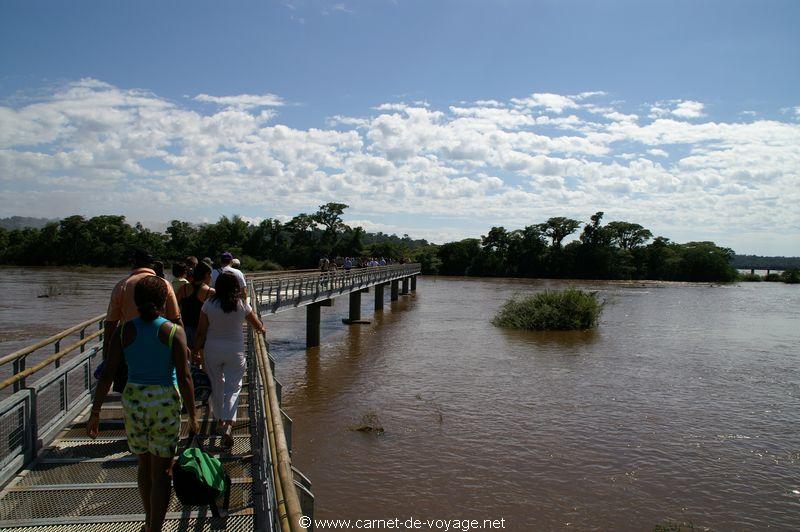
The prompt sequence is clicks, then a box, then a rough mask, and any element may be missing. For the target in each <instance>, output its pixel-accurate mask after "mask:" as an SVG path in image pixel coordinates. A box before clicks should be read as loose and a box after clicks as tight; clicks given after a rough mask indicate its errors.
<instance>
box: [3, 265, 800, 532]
mask: <svg viewBox="0 0 800 532" xmlns="http://www.w3.org/2000/svg"><path fill="white" fill-rule="evenodd" d="M45 273H46V272H42V271H37V272H34V273H31V272H24V271H23V272H22V273H19V274H18V273H13V274H11V273H9V271H5V272H4V276H3V279H2V280H0V286H2V287H3V288H4V289H5V293H6V294H9V289H10V288H11V289H12V290H11V292H10V293H11V294H12V295H11V298H10V300H9V299H7V300H6V302H5V303H4V306H3V307H2V308H0V318H2V328H0V332H2V334H3V336H2V337H0V339H2V340H3V342H2V343H0V349H2V352H3V353H7V352H9V351H10V349H9V346H12V345H14V346H16V345H18V344H19V343H20V342H22V343H26V342H28V341H29V340H30V338H29V336H31V335H32V334H33V333H32V331H31V327H30V326H20V325H19V318H20V317H23V316H24V317H26V319H27V317H30V318H32V319H34V321H35V322H36V323H38V324H47V326H48V327H49V328H48V329H47V331H48V332H52V330H51V329H53V328H55V329H58V328H59V327H62V326H67V325H70V324H72V323H76V322H77V321H79V320H81V319H83V318H87V317H91V316H93V315H95V314H99V313H100V312H102V310H103V309H104V305H105V303H106V299H107V292H106V290H107V289H109V288H110V286H111V285H113V280H114V279H115V278H116V277H118V274H114V273H111V272H109V273H105V274H85V273H83V274H79V273H73V274H69V277H68V278H69V279H70V282H71V283H73V285H74V284H76V283H77V284H78V285H79V286H78V287H76V288H74V291H72V292H71V294H70V295H68V296H65V295H62V296H58V295H54V296H53V297H49V298H36V295H41V294H39V293H38V292H40V291H43V290H48V289H47V288H46V287H47V286H48V283H47V282H46V280H44V281H43V280H41V279H40V280H36V279H37V276H42V275H45ZM47 275H51V274H50V273H47ZM566 284H574V285H577V286H579V287H583V288H588V289H591V290H597V291H598V293H599V296H600V298H601V299H603V300H605V301H606V306H605V309H604V312H603V315H602V318H601V320H600V325H599V327H598V329H597V330H596V331H594V332H569V333H567V332H560V333H534V332H513V331H507V330H503V329H499V328H496V327H494V326H492V325H491V323H490V322H489V321H490V319H491V317H492V316H493V315H494V313H495V312H496V311H497V310H498V309H499V307H500V306H501V305H502V303H503V302H504V301H506V300H507V299H508V298H509V297H512V296H514V295H516V294H528V293H532V292H535V291H538V290H542V289H546V288H559V287H563V286H564V285H566ZM32 286H36V288H31V287H32ZM346 299H347V298H339V299H338V300H337V301H336V304H335V305H334V306H333V307H331V308H323V309H322V313H323V323H322V345H321V347H319V348H316V349H312V350H309V351H306V350H305V347H304V342H305V330H304V327H305V312H304V311H303V310H302V309H301V310H298V311H290V312H286V313H282V314H279V315H276V316H271V317H269V318H267V320H266V321H267V326H268V329H269V334H268V337H269V339H270V343H271V350H272V352H273V355H274V356H275V358H276V360H277V377H278V379H279V380H281V381H282V383H283V385H284V394H283V395H284V398H283V400H284V407H285V409H286V411H287V412H288V414H289V415H290V416H291V417H292V418H293V420H294V424H293V426H294V429H293V445H294V450H293V460H294V464H295V465H296V466H297V467H298V468H299V469H300V470H302V471H303V473H305V474H306V475H307V476H308V477H309V478H310V479H311V480H312V482H313V491H314V494H315V496H316V517H317V518H321V519H327V518H330V519H352V520H355V519H394V518H398V519H400V521H401V523H402V522H403V521H405V520H406V519H409V518H416V519H420V520H423V521H424V520H426V519H477V520H479V521H480V522H482V521H483V520H484V519H504V524H505V530H515V531H516V530H519V531H528V530H562V529H566V530H570V529H574V530H588V529H598V530H652V529H653V527H654V526H655V525H656V524H659V523H666V522H670V521H671V522H683V523H692V524H694V526H695V527H697V529H700V530H703V529H711V530H761V529H767V528H770V529H774V530H796V529H798V528H800V474H798V473H799V471H800V470H799V469H798V466H800V440H799V439H798V434H799V432H798V428H797V427H798V425H800V373H798V370H797V365H798V364H797V362H798V359H797V356H798V345H800V342H798V340H800V329H798V323H800V319H799V318H800V286H796V285H794V286H792V285H785V284H780V283H742V284H733V285H723V286H720V285H708V284H699V285H690V284H671V283H601V282H575V283H569V282H564V281H537V280H503V279H459V278H441V277H439V278H436V277H422V278H420V280H419V283H418V289H417V292H416V293H415V294H413V295H412V296H408V297H402V298H401V300H400V301H398V302H395V303H391V304H390V303H389V302H388V294H387V302H386V308H385V310H384V312H383V313H382V314H378V315H373V312H372V310H371V302H372V301H371V300H372V298H371V297H364V298H363V302H364V308H363V310H362V315H363V316H364V317H365V318H368V319H372V323H371V324H370V325H358V326H356V325H354V326H345V325H343V324H342V323H341V318H342V317H345V315H346V312H347V301H346ZM23 300H24V302H23ZM31 302H32V303H31ZM29 304H30V305H32V306H33V307H35V308H36V310H35V311H34V310H31V311H28V310H18V309H20V308H23V307H24V308H26V309H27V308H28V305H29ZM91 305H94V307H93V308H87V307H90V306H91ZM12 309H13V310H12ZM56 315H58V319H56V317H55V316H56ZM44 316H52V317H51V318H47V319H44ZM36 320H39V321H36ZM15 324H16V325H15ZM365 416H368V417H372V419H373V421H375V422H376V423H377V424H379V425H381V426H382V427H383V429H384V432H383V433H382V434H375V433H365V432H360V431H356V430H353V429H354V428H355V426H357V425H358V424H360V423H361V421H362V418H364V417H365Z"/></svg>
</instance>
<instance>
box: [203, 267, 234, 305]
mask: <svg viewBox="0 0 800 532" xmlns="http://www.w3.org/2000/svg"><path fill="white" fill-rule="evenodd" d="M198 266H199V265H198ZM214 290H216V291H217V292H216V293H215V294H214V297H213V298H212V300H213V301H219V306H220V307H222V312H225V313H226V314H227V313H228V312H233V311H234V310H236V308H237V307H238V304H239V280H238V279H236V276H235V275H234V274H232V273H231V272H222V273H221V274H220V275H219V277H217V282H216V283H215V284H214Z"/></svg>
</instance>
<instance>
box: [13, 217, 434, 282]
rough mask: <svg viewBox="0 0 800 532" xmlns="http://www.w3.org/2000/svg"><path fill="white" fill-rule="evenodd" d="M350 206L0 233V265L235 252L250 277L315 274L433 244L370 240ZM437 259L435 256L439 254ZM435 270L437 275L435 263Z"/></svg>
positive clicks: (103, 221) (60, 224)
mask: <svg viewBox="0 0 800 532" xmlns="http://www.w3.org/2000/svg"><path fill="white" fill-rule="evenodd" d="M345 209H347V205H344V204H342V203H327V204H325V205H322V206H321V207H320V208H319V210H318V211H317V212H316V213H314V214H305V213H303V214H298V215H297V216H295V217H294V218H292V219H291V220H289V221H288V222H286V223H282V222H281V221H279V220H275V219H266V220H264V221H262V222H261V223H259V224H257V225H255V224H251V223H248V222H246V221H245V220H243V219H242V218H240V217H239V216H233V217H231V218H228V217H226V216H223V217H222V218H220V219H219V221H218V222H216V223H213V224H201V225H194V224H191V223H189V222H184V221H180V220H173V221H172V222H170V224H169V226H168V227H167V228H166V231H165V232H164V233H158V232H154V231H151V230H149V229H146V228H144V227H143V226H142V225H141V224H136V225H135V226H131V225H129V224H128V223H126V221H125V217H124V216H96V217H94V218H90V219H88V220H87V219H85V218H84V217H82V216H70V217H68V218H64V219H63V220H60V221H57V222H49V223H45V225H44V226H43V227H41V228H39V229H37V228H31V227H29V228H23V229H13V230H6V229H2V228H0V264H16V265H23V266H78V265H86V266H110V267H121V266H128V265H129V256H130V251H131V250H132V249H133V248H137V247H140V248H147V249H149V250H151V252H152V253H153V255H154V256H155V257H156V258H158V259H161V260H163V261H165V262H167V263H169V262H171V261H173V260H181V259H183V258H184V257H186V256H188V255H194V256H196V257H200V258H202V257H212V258H214V259H216V258H217V257H219V255H220V254H221V253H222V252H223V251H230V252H232V253H233V254H234V255H236V256H237V257H239V258H240V259H241V261H242V267H243V268H244V269H245V270H248V271H253V270H275V269H283V268H314V267H316V266H317V264H318V262H319V259H320V258H321V257H322V256H325V255H327V256H328V257H335V256H337V255H340V256H343V257H344V256H350V257H371V256H380V257H385V258H387V259H401V258H403V257H406V256H408V254H409V253H412V252H414V250H416V249H418V248H425V247H426V246H428V242H427V241H425V240H412V239H411V238H409V237H408V235H404V236H403V237H402V238H400V237H398V236H396V235H391V236H390V235H385V234H383V233H377V234H368V233H365V232H364V230H363V229H362V228H360V227H356V228H351V227H349V226H348V225H346V224H345V223H344V222H343V221H342V214H343V213H344V210H345ZM434 256H435V254H434ZM428 264H429V265H430V266H431V267H436V263H435V261H433V260H429V261H428Z"/></svg>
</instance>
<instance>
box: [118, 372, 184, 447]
mask: <svg viewBox="0 0 800 532" xmlns="http://www.w3.org/2000/svg"><path fill="white" fill-rule="evenodd" d="M122 411H123V413H124V417H125V432H126V433H127V434H128V448H130V450H131V452H132V453H133V454H145V453H150V454H154V455H156V456H160V457H161V458H172V457H173V456H175V451H176V450H177V448H178V439H179V438H180V431H181V396H180V393H178V389H177V387H175V386H161V385H158V384H155V385H147V384H134V383H131V382H129V383H128V384H127V385H126V386H125V391H123V392H122Z"/></svg>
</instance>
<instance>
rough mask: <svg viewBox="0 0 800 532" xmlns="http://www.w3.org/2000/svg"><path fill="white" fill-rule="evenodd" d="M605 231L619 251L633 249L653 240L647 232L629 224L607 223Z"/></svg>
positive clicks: (639, 226)
mask: <svg viewBox="0 0 800 532" xmlns="http://www.w3.org/2000/svg"><path fill="white" fill-rule="evenodd" d="M606 230H607V231H608V233H609V235H610V236H611V242H612V243H614V244H616V245H617V246H618V247H619V248H620V249H635V248H637V247H639V246H641V245H642V244H644V243H645V242H647V241H648V240H650V239H651V238H653V233H651V232H650V231H649V230H647V229H645V228H644V227H642V226H641V225H639V224H634V223H630V222H609V224H608V225H606Z"/></svg>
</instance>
